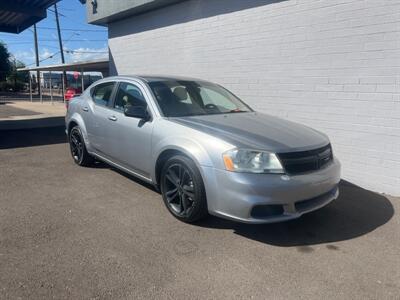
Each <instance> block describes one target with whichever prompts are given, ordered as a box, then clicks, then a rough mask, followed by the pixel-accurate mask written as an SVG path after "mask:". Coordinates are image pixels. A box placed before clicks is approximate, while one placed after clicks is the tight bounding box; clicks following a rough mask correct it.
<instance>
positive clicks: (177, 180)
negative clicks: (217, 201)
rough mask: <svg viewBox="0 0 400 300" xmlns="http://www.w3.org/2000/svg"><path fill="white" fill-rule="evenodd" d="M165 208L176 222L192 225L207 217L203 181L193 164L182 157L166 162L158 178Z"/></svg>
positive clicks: (178, 156) (175, 157)
mask: <svg viewBox="0 0 400 300" xmlns="http://www.w3.org/2000/svg"><path fill="white" fill-rule="evenodd" d="M160 187H161V194H162V197H163V200H164V203H165V206H166V207H167V209H168V210H169V212H170V213H171V214H172V215H173V216H174V217H175V218H177V219H178V220H180V221H183V222H186V223H194V222H196V221H199V220H201V219H204V218H206V217H207V216H208V208H207V198H206V193H205V188H204V183H203V179H202V177H201V174H200V171H199V169H198V168H197V166H196V165H195V163H194V162H193V161H192V160H191V159H189V158H187V157H186V156H183V155H176V156H173V157H171V158H170V159H168V160H167V162H166V163H165V164H164V166H163V168H162V171H161V176H160Z"/></svg>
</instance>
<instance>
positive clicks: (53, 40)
mask: <svg viewBox="0 0 400 300" xmlns="http://www.w3.org/2000/svg"><path fill="white" fill-rule="evenodd" d="M39 42H57V40H55V39H40V40H39ZM67 42H105V40H90V39H74V40H72V39H71V40H68V41H67ZM31 43H32V42H10V43H6V44H7V45H11V44H31Z"/></svg>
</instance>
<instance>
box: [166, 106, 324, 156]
mask: <svg viewBox="0 0 400 300" xmlns="http://www.w3.org/2000/svg"><path fill="white" fill-rule="evenodd" d="M169 120H170V121H172V122H175V123H178V124H181V125H183V126H186V127H189V128H192V129H195V130H198V131H201V132H203V133H206V134H209V135H212V136H214V137H217V138H219V139H221V140H224V141H226V142H228V143H230V144H232V145H234V146H236V147H238V148H251V149H259V150H269V151H273V152H291V151H303V150H309V149H314V148H318V147H322V146H325V145H327V144H328V143H329V139H328V137H327V136H326V135H325V134H323V133H321V132H318V131H316V130H314V129H312V128H309V127H307V126H304V125H301V124H297V123H294V122H291V121H287V120H283V119H280V118H277V117H274V116H270V115H267V114H262V113H258V112H249V113H231V114H221V115H206V116H191V117H179V118H170V119H169Z"/></svg>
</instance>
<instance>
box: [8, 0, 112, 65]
mask: <svg viewBox="0 0 400 300" xmlns="http://www.w3.org/2000/svg"><path fill="white" fill-rule="evenodd" d="M57 8H58V12H59V19H60V28H61V36H62V40H63V43H64V52H65V53H64V55H65V60H66V62H74V61H83V60H90V59H98V58H107V57H108V46H107V36H108V33H107V28H106V27H103V26H95V25H90V24H88V23H87V19H86V7H85V5H82V4H81V3H80V2H79V1H78V0H62V1H60V2H58V4H57ZM36 26H37V32H38V40H39V58H40V60H41V62H40V65H42V66H44V65H51V64H60V63H61V55H60V47H59V44H58V37H57V29H56V19H55V14H54V7H53V6H51V7H49V9H48V10H47V18H46V19H44V20H42V21H40V22H39V23H37V24H36ZM0 41H3V42H4V43H5V44H6V45H7V47H8V50H9V52H10V53H11V54H12V55H13V56H14V57H15V58H16V59H17V60H20V61H22V62H23V63H24V64H25V65H26V66H30V65H31V66H34V65H35V63H36V62H35V50H34V49H35V47H34V38H33V26H32V27H30V28H28V29H26V30H25V31H23V32H22V33H20V34H9V33H0ZM67 51H68V52H67Z"/></svg>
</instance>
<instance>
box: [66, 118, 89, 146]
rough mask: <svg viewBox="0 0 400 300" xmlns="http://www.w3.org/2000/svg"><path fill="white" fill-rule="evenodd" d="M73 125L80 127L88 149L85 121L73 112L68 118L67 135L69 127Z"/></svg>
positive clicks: (69, 130)
mask: <svg viewBox="0 0 400 300" xmlns="http://www.w3.org/2000/svg"><path fill="white" fill-rule="evenodd" d="M75 126H79V128H80V129H81V132H82V135H83V139H84V141H85V144H86V147H87V148H88V149H89V146H90V145H89V138H88V135H87V131H86V126H85V122H84V121H83V119H82V117H81V116H80V115H79V114H77V113H75V114H73V115H72V116H71V118H70V119H69V121H68V123H67V126H66V128H67V132H68V136H69V133H70V132H71V129H72V128H73V127H75Z"/></svg>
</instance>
